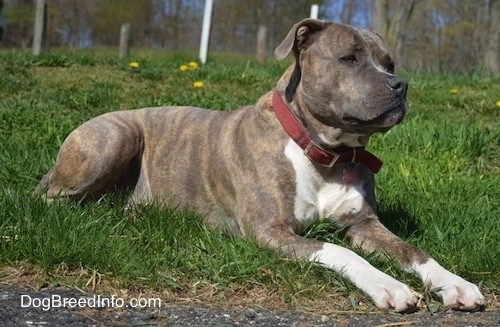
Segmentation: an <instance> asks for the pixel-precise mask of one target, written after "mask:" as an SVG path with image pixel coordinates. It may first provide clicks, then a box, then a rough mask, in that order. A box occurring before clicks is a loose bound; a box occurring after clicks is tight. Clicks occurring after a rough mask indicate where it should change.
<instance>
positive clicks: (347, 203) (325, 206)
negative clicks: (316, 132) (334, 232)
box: [285, 140, 364, 226]
mask: <svg viewBox="0 0 500 327" xmlns="http://www.w3.org/2000/svg"><path fill="white" fill-rule="evenodd" d="M285 156H286V157H287V158H288V159H289V160H290V161H291V162H292V166H293V168H294V170H295V178H296V196H295V207H294V214H295V218H296V219H298V220H299V221H300V222H301V223H302V224H303V225H305V226H307V225H308V224H310V223H312V222H313V221H314V220H316V219H318V218H327V219H330V220H333V221H335V220H337V218H338V217H341V216H342V215H345V214H355V213H356V212H358V211H359V210H360V209H361V207H362V205H363V202H364V192H363V189H362V185H361V183H360V184H356V185H344V184H342V183H339V182H337V181H335V180H334V179H333V177H331V178H324V177H323V176H321V175H320V174H318V172H317V171H316V170H315V169H314V167H313V165H312V163H311V162H310V160H309V159H308V158H306V156H304V154H303V151H302V149H301V148H300V147H299V146H298V145H297V144H295V142H293V141H292V140H290V141H289V142H288V144H287V145H286V147H285Z"/></svg>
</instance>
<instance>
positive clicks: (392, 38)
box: [372, 0, 415, 62]
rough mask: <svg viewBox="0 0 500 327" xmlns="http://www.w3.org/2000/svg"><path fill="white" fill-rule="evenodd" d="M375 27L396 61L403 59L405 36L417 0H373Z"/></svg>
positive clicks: (373, 21)
mask: <svg viewBox="0 0 500 327" xmlns="http://www.w3.org/2000/svg"><path fill="white" fill-rule="evenodd" d="M372 4H373V20H372V23H373V28H374V29H375V30H376V31H377V32H379V33H380V34H382V36H383V37H384V38H385V41H386V42H387V46H388V47H389V49H390V50H391V51H392V53H393V56H394V57H395V59H396V61H399V62H401V61H402V60H403V51H404V46H403V44H404V37H405V34H406V32H407V29H408V22H409V21H410V17H411V15H412V13H413V9H414V7H415V0H373V2H372Z"/></svg>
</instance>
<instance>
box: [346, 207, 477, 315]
mask: <svg viewBox="0 0 500 327" xmlns="http://www.w3.org/2000/svg"><path fill="white" fill-rule="evenodd" d="M347 235H348V236H349V237H350V238H351V240H352V241H353V243H354V244H355V245H358V246H360V247H361V248H363V249H364V250H365V251H368V252H372V251H374V250H381V251H384V252H386V253H388V254H389V255H391V256H392V257H394V258H395V259H396V260H397V261H398V262H399V263H400V264H401V265H402V266H403V267H404V268H406V269H408V270H412V271H414V272H416V273H417V274H418V275H419V276H420V278H421V279H422V281H423V282H424V283H425V284H426V285H427V286H428V287H429V288H431V289H436V290H437V291H436V293H437V295H438V296H439V297H440V298H441V300H442V301H443V304H444V305H445V306H450V307H452V308H453V309H455V310H463V311H476V310H482V309H484V307H485V304H486V301H485V299H484V297H483V295H482V294H481V292H480V291H479V288H478V287H477V286H476V285H474V284H472V283H469V282H467V281H466V280H464V279H463V278H461V277H459V276H457V275H455V274H453V273H451V272H449V271H448V270H446V269H444V268H443V267H442V266H441V265H439V264H438V263H437V262H436V261H435V260H434V259H432V258H431V257H430V256H429V255H428V254H427V253H425V252H424V251H422V250H421V249H418V248H416V247H415V246H413V245H411V244H408V243H407V242H405V241H403V240H401V239H400V238H399V237H397V236H396V235H394V234H393V233H391V232H390V231H389V230H388V229H387V228H385V227H384V226H383V225H382V224H381V223H380V221H379V220H378V218H377V217H376V216H375V215H374V214H373V216H371V217H367V218H366V219H364V220H362V221H360V222H358V223H356V224H355V225H352V226H350V227H349V228H348V229H347Z"/></svg>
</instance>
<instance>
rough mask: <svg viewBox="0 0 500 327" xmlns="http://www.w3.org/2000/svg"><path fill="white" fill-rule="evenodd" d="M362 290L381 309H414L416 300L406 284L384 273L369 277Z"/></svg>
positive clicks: (405, 310)
mask: <svg viewBox="0 0 500 327" xmlns="http://www.w3.org/2000/svg"><path fill="white" fill-rule="evenodd" d="M363 291H365V293H366V294H368V295H369V296H370V297H371V298H372V300H373V302H375V304H376V305H377V306H378V307H379V308H383V309H389V310H395V311H398V312H409V311H413V310H415V309H416V305H417V302H418V299H417V298H416V297H415V296H414V295H413V294H412V292H411V291H410V288H409V287H408V286H406V285H405V284H403V283H401V282H400V281H398V280H396V279H394V278H392V277H390V276H388V275H385V274H384V275H382V276H378V277H375V278H370V279H369V284H367V285H364V287H363Z"/></svg>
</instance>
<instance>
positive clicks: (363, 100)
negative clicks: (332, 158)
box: [275, 19, 408, 146]
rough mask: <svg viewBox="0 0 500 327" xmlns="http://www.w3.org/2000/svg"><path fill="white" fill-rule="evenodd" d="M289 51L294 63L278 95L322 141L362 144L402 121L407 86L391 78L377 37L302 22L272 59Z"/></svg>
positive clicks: (387, 56)
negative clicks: (283, 94)
mask: <svg viewBox="0 0 500 327" xmlns="http://www.w3.org/2000/svg"><path fill="white" fill-rule="evenodd" d="M291 51H293V54H294V56H295V59H296V61H295V64H294V66H293V68H291V69H290V71H289V73H288V74H285V80H284V81H280V82H281V83H282V85H283V87H284V86H285V85H286V89H285V90H280V91H282V92H283V91H284V93H285V97H286V99H287V101H288V102H289V103H291V105H292V106H294V107H295V108H297V110H298V111H299V116H301V117H300V118H301V119H302V120H303V121H304V123H305V124H306V125H308V126H307V127H308V129H312V131H311V132H312V133H314V134H316V136H317V137H318V138H319V139H320V140H321V141H322V142H323V143H327V144H328V143H330V144H329V145H335V144H336V143H338V142H336V140H333V139H331V138H336V139H337V141H338V140H339V139H342V138H341V137H340V135H341V134H342V135H344V136H345V135H351V137H350V138H349V139H350V140H354V139H356V140H355V141H350V142H351V144H348V143H349V142H342V143H346V144H347V145H352V146H356V145H360V144H363V143H365V142H366V141H364V140H367V139H368V137H369V136H370V135H371V134H373V133H375V132H385V131H387V130H389V129H390V128H391V127H392V126H394V125H395V124H397V123H399V122H401V121H402V119H403V117H404V115H405V104H406V91H407V88H408V84H407V83H406V81H405V80H403V79H401V78H399V77H397V76H395V75H394V62H393V60H392V59H391V56H390V54H389V52H388V50H387V47H386V46H385V44H384V41H383V39H382V37H381V36H380V35H379V34H377V33H375V32H372V31H368V30H358V29H355V28H353V27H351V26H347V25H342V24H335V23H326V22H323V21H319V20H315V19H305V20H303V21H301V22H299V23H297V24H295V25H294V26H293V27H292V29H291V30H290V32H289V33H288V35H287V36H286V37H285V39H284V40H283V42H282V43H281V44H280V45H279V46H278V47H277V48H276V50H275V56H276V58H277V59H278V60H282V59H284V58H285V57H286V56H287V55H288V54H289V53H290V52H291ZM352 136H354V138H353V137H352ZM346 139H347V138H346ZM358 139H359V140H358Z"/></svg>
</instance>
